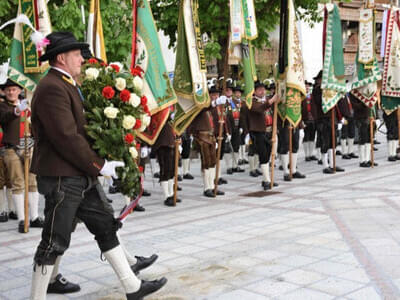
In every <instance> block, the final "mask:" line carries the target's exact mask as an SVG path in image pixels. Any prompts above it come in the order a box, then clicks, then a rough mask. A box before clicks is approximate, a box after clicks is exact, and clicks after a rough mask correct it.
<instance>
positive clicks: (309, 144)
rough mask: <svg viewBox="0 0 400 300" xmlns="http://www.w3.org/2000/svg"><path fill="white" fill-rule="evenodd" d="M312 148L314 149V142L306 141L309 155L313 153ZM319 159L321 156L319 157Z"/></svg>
mask: <svg viewBox="0 0 400 300" xmlns="http://www.w3.org/2000/svg"><path fill="white" fill-rule="evenodd" d="M314 150H315V143H314V142H308V151H309V153H310V156H313V155H314ZM319 159H321V158H319Z"/></svg>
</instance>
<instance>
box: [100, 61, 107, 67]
mask: <svg viewBox="0 0 400 300" xmlns="http://www.w3.org/2000/svg"><path fill="white" fill-rule="evenodd" d="M100 66H102V67H107V66H108V65H107V64H106V63H105V62H104V61H102V62H101V63H100Z"/></svg>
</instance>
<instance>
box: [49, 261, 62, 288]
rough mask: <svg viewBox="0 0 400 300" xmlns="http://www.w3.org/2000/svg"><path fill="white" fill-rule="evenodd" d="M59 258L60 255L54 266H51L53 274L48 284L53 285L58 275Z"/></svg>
mask: <svg viewBox="0 0 400 300" xmlns="http://www.w3.org/2000/svg"><path fill="white" fill-rule="evenodd" d="M61 257H62V255H59V256H57V258H56V262H55V263H54V266H53V272H51V276H50V283H53V282H54V281H56V277H57V275H58V269H59V267H60V261H61Z"/></svg>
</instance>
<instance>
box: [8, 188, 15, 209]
mask: <svg viewBox="0 0 400 300" xmlns="http://www.w3.org/2000/svg"><path fill="white" fill-rule="evenodd" d="M6 196H7V202H8V211H9V212H10V211H13V212H15V206H14V201H13V197H12V191H11V189H9V188H6Z"/></svg>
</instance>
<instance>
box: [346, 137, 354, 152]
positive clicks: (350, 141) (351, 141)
mask: <svg viewBox="0 0 400 300" xmlns="http://www.w3.org/2000/svg"><path fill="white" fill-rule="evenodd" d="M352 153H354V139H347V154H352Z"/></svg>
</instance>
